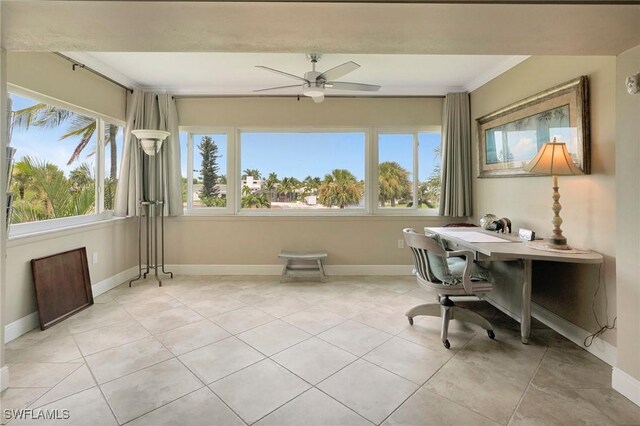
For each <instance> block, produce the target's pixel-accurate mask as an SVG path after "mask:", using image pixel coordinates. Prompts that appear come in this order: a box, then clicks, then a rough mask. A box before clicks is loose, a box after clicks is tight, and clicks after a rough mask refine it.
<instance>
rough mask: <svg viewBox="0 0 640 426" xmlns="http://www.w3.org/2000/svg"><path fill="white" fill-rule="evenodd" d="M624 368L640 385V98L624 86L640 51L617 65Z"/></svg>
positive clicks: (638, 66)
mask: <svg viewBox="0 0 640 426" xmlns="http://www.w3.org/2000/svg"><path fill="white" fill-rule="evenodd" d="M616 70H617V73H616V100H617V102H616V116H617V123H616V124H617V127H616V139H617V141H616V142H617V143H616V182H617V187H616V188H617V191H616V219H617V223H618V230H617V233H616V240H617V245H616V249H617V259H616V263H617V265H616V266H617V269H616V272H617V276H618V285H617V287H618V298H617V301H618V367H619V368H620V369H622V370H623V371H624V372H626V373H627V374H630V375H631V376H633V377H634V378H635V379H636V380H640V190H639V184H640V167H638V166H639V165H640V94H636V95H630V94H628V93H627V91H626V88H625V85H624V80H625V78H626V77H627V76H629V75H632V74H636V73H638V72H640V46H636V47H635V48H633V49H631V50H629V51H627V52H625V53H623V54H621V55H619V56H618V58H617V62H616Z"/></svg>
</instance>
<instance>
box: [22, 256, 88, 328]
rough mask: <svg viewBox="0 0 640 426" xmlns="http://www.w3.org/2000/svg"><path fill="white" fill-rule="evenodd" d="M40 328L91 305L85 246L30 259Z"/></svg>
mask: <svg viewBox="0 0 640 426" xmlns="http://www.w3.org/2000/svg"><path fill="white" fill-rule="evenodd" d="M31 272H32V274H33V284H34V285H35V292H36V303H37V305H38V317H39V318H40V329H41V330H44V329H47V328H49V327H51V326H52V325H54V324H57V323H58V322H60V321H62V320H64V319H65V318H68V317H70V316H71V315H73V314H76V313H78V312H80V311H81V310H83V309H85V308H88V307H89V306H91V305H93V293H92V291H91V278H90V276H89V266H88V264H87V250H86V248H84V247H82V248H78V249H75V250H70V251H66V252H64V253H58V254H54V255H51V256H46V257H41V258H38V259H32V260H31Z"/></svg>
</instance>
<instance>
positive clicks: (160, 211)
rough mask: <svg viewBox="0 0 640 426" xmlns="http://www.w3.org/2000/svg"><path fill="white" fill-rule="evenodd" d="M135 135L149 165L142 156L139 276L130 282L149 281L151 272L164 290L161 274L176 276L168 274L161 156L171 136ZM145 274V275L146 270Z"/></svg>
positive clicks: (155, 132) (160, 133) (159, 133)
mask: <svg viewBox="0 0 640 426" xmlns="http://www.w3.org/2000/svg"><path fill="white" fill-rule="evenodd" d="M131 133H132V134H133V135H134V136H135V137H136V138H137V139H138V141H139V142H140V144H139V149H140V150H141V151H142V152H144V153H145V154H146V155H147V156H148V157H149V161H148V162H147V161H145V158H144V155H140V171H141V176H140V181H141V182H143V190H142V196H141V198H140V200H139V201H138V202H139V205H140V214H139V216H138V276H136V277H135V278H133V279H132V280H131V281H129V287H131V283H132V282H134V281H137V280H139V279H140V278H142V277H144V278H146V277H147V275H148V274H149V272H150V271H151V269H153V270H154V274H155V277H156V280H157V281H158V285H159V286H162V280H161V279H160V276H159V275H158V270H161V271H162V273H163V274H167V275H171V278H173V272H168V271H165V270H164V191H163V188H164V167H163V161H162V159H161V158H160V156H159V155H156V154H158V153H160V151H161V150H162V142H163V141H164V140H165V139H166V138H167V137H168V136H169V135H170V134H171V133H169V132H166V131H163V130H142V129H141V130H132V131H131ZM143 215H144V217H145V229H146V232H145V237H146V241H145V251H146V263H147V264H146V267H145V268H143V262H142V216H143ZM158 215H160V226H161V229H160V233H159V234H158ZM158 248H160V260H158ZM143 269H144V270H145V271H144V273H143V272H142V270H143Z"/></svg>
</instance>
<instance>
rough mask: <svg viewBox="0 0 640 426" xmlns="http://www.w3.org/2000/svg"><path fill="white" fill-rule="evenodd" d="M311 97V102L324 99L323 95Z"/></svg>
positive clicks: (318, 101)
mask: <svg viewBox="0 0 640 426" xmlns="http://www.w3.org/2000/svg"><path fill="white" fill-rule="evenodd" d="M311 99H313V102H315V103H317V104H319V103H320V102H322V101H324V95H320V96H312V97H311Z"/></svg>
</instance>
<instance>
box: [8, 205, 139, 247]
mask: <svg viewBox="0 0 640 426" xmlns="http://www.w3.org/2000/svg"><path fill="white" fill-rule="evenodd" d="M126 219H127V218H124V217H114V216H113V213H112V212H107V213H103V214H99V215H90V216H88V217H81V218H80V217H73V218H62V219H53V220H47V221H42V222H33V223H21V224H16V225H11V227H10V228H9V235H8V238H7V247H13V246H18V245H22V244H28V243H33V242H35V241H39V240H46V239H49V238H58V237H61V236H63V235H69V234H74V233H78V232H85V231H87V230H89V229H96V228H101V227H106V226H110V225H112V224H114V223H124V222H125V220H126Z"/></svg>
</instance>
